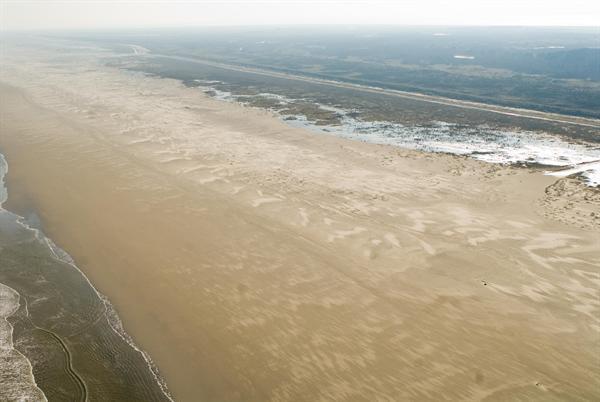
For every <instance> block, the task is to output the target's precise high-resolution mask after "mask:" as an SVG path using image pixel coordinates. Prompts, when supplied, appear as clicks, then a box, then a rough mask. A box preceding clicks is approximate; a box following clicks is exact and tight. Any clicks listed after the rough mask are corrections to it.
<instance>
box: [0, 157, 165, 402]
mask: <svg viewBox="0 0 600 402" xmlns="http://www.w3.org/2000/svg"><path fill="white" fill-rule="evenodd" d="M0 151H1V150H0ZM0 163H1V164H2V165H3V166H4V169H3V170H0V173H2V174H1V176H0V185H2V188H0V190H2V191H1V192H0V214H2V213H8V214H10V215H11V218H14V222H15V223H16V224H18V225H20V226H21V227H22V228H23V229H25V230H26V231H28V232H32V233H33V234H34V237H35V239H36V241H38V242H40V243H43V244H45V245H46V247H47V250H48V251H49V252H50V253H51V255H52V256H53V258H54V259H56V260H57V261H61V262H64V263H65V264H67V265H68V266H70V267H71V268H73V269H74V270H75V271H77V272H78V273H79V275H81V277H82V278H83V279H84V280H85V282H86V283H87V285H88V286H89V287H90V288H91V289H93V291H94V292H95V294H96V296H97V297H98V299H100V300H101V301H102V303H103V304H104V308H105V314H106V316H107V318H108V319H107V322H108V324H109V328H110V329H111V330H112V331H113V332H114V333H115V334H116V335H118V336H119V337H120V338H121V339H122V340H123V341H124V342H125V343H127V345H129V346H130V347H131V348H132V349H134V350H135V351H136V352H137V353H139V354H140V355H141V356H142V357H143V359H144V361H145V362H146V365H147V368H148V370H149V371H150V372H151V373H152V375H153V376H154V378H155V380H156V383H157V384H158V386H159V387H160V390H161V391H162V393H163V394H164V397H165V398H166V400H168V401H171V402H172V401H173V399H172V397H171V395H170V393H169V391H168V388H167V386H166V383H165V381H164V379H163V378H162V377H161V376H160V374H159V372H158V368H157V367H156V365H155V364H154V363H153V361H152V360H151V358H150V356H149V355H148V354H147V353H146V352H145V351H143V350H141V349H139V348H138V346H137V345H136V344H135V342H134V340H133V339H132V338H131V337H130V336H129V334H127V332H125V330H124V329H123V326H122V323H121V320H120V318H119V316H118V314H117V312H116V310H115V308H114V307H113V305H112V304H111V303H110V301H109V300H108V298H106V296H104V295H103V294H102V293H100V292H99V291H98V289H96V287H94V285H93V284H92V283H91V282H90V280H89V279H88V277H87V276H86V275H85V273H84V272H83V271H82V270H81V269H80V268H79V267H78V266H77V265H76V264H75V262H74V260H73V259H72V258H71V256H70V255H69V254H68V253H67V252H66V251H64V250H63V249H61V248H59V247H58V246H57V245H56V244H55V243H54V242H53V241H52V240H51V239H50V238H48V237H47V236H45V235H44V233H43V231H42V230H41V229H39V228H34V227H32V226H30V225H29V224H28V223H27V222H26V219H25V218H24V217H22V216H20V215H18V214H16V213H14V212H12V211H11V210H10V208H9V207H6V205H5V204H6V203H7V201H8V200H9V191H8V185H7V184H6V178H7V177H8V174H9V165H8V162H7V161H6V159H5V157H4V155H3V154H2V153H1V152H0ZM5 207H6V208H5ZM1 245H2V244H0V246H1ZM5 247H6V246H5ZM8 247H10V245H9V246H8ZM10 279H11V278H10V277H9V278H8V280H10ZM0 286H4V287H6V288H7V289H9V291H12V292H14V293H15V294H16V295H17V296H18V301H17V303H16V308H14V309H13V311H12V312H10V314H8V315H7V316H6V317H4V319H5V320H6V321H7V323H8V325H9V326H10V328H11V335H10V336H11V340H10V342H11V343H12V342H13V340H12V333H13V330H14V328H13V326H12V325H11V324H10V322H9V320H8V319H9V318H10V317H11V316H13V315H14V314H15V313H16V312H17V311H18V310H19V309H20V298H21V294H20V293H19V292H17V291H16V290H14V289H13V288H11V287H10V286H8V285H6V284H5V283H0ZM24 300H25V310H26V311H27V299H24ZM34 300H35V298H34ZM27 315H29V313H27ZM36 328H37V329H39V330H40V331H45V332H48V334H51V335H52V336H53V337H54V338H55V339H56V341H57V342H59V343H60V344H61V345H62V347H63V349H64V350H65V352H66V353H67V356H68V363H69V371H70V372H71V374H72V376H74V377H75V378H76V379H77V380H78V382H79V384H80V386H81V387H82V391H83V397H82V398H83V399H84V400H87V394H88V390H87V385H86V381H85V379H83V378H82V377H81V376H80V374H79V373H77V370H76V369H75V368H74V367H72V356H71V352H70V351H69V347H68V346H67V345H66V344H65V342H64V341H63V340H62V339H61V337H60V336H59V335H57V334H56V333H54V332H52V331H49V330H46V329H44V328H40V327H36ZM13 349H14V350H15V351H16V352H17V353H19V354H20V355H21V356H23V358H24V359H25V360H26V361H27V364H28V365H29V368H30V374H31V380H32V382H33V386H34V388H35V389H37V390H39V391H40V392H41V394H42V398H43V400H47V398H46V395H45V394H44V392H43V390H42V389H40V388H39V386H38V384H36V381H35V376H34V373H33V366H32V364H31V361H30V360H29V359H28V358H27V357H26V356H25V354H23V352H22V351H20V350H19V349H18V348H17V347H14V346H13Z"/></svg>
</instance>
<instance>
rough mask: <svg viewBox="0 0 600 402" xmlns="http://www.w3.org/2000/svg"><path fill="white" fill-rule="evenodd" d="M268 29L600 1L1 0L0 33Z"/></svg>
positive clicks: (548, 17) (576, 15)
mask: <svg viewBox="0 0 600 402" xmlns="http://www.w3.org/2000/svg"><path fill="white" fill-rule="evenodd" d="M263 24H402V25H588V26H599V30H600V0H396V1H389V0H388V1H382V0H380V1H377V0H373V1H369V0H362V1H327V0H321V1H313V0H304V1H291V0H279V1H274V0H272V1H268V0H264V1H253V0H247V1H241V0H238V1H227V0H225V1H201V0H196V1H164V0H163V1H134V0H129V1H119V0H113V1H109V0H106V1H90V0H78V1H52V0H48V1H41V0H38V1H28V0H0V28H2V29H11V30H12V29H44V28H112V27H147V26H202V25H204V26H205V25H263Z"/></svg>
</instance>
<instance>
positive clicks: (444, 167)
mask: <svg viewBox="0 0 600 402" xmlns="http://www.w3.org/2000/svg"><path fill="white" fill-rule="evenodd" d="M53 68H56V66H53ZM53 68H50V67H48V66H47V65H35V66H21V67H19V68H17V67H14V68H13V70H9V72H7V73H6V72H5V74H3V79H4V80H5V81H8V82H10V85H11V86H10V87H9V86H5V85H3V86H2V87H1V91H2V92H1V93H2V102H1V104H0V110H1V115H0V118H1V121H2V126H1V131H0V150H1V151H2V152H3V153H4V154H5V156H6V158H7V160H8V163H9V165H10V171H9V175H8V187H9V189H10V193H9V201H8V204H7V207H8V208H9V209H12V210H13V211H16V212H18V213H20V214H22V215H27V214H28V212H30V211H36V213H37V214H38V215H39V216H40V218H41V221H42V224H43V227H44V230H45V232H46V233H47V234H48V235H49V237H51V238H52V239H54V240H55V241H56V243H57V244H58V245H59V246H61V247H62V248H64V249H65V250H67V251H68V252H69V253H70V254H71V255H72V256H73V257H74V259H75V261H76V262H77V263H78V265H79V266H80V267H81V269H82V270H83V271H84V272H85V273H86V275H87V276H88V277H89V278H90V280H91V281H92V283H93V284H94V285H95V286H96V287H97V288H98V289H99V290H100V291H101V292H102V293H103V294H105V295H106V296H107V297H108V299H109V300H111V302H112V303H113V304H114V306H115V307H116V309H117V311H118V313H119V315H120V316H121V318H122V320H123V322H124V326H125V329H126V330H127V331H128V332H129V333H130V334H131V335H132V336H133V338H134V339H135V341H136V342H137V343H138V344H139V345H140V346H141V347H142V348H143V349H145V350H146V351H147V352H148V353H149V354H150V356H151V357H152V359H153V360H154V361H155V362H156V364H157V366H158V367H159V369H160V371H161V373H162V374H163V375H164V377H165V379H166V381H167V383H168V385H169V389H170V391H171V392H172V394H173V396H174V397H175V399H177V400H182V401H194V400H219V401H223V400H294V401H302V400H306V401H313V400H441V399H450V400H482V399H489V400H512V399H525V398H529V399H532V400H544V401H548V400H565V399H567V400H591V399H595V398H597V397H598V395H599V391H598V390H599V389H600V380H599V378H600V376H599V375H598V374H599V373H600V362H599V360H598V358H597V354H595V353H594V351H597V350H598V348H599V347H600V341H599V331H600V325H599V319H600V315H599V307H600V306H599V302H598V296H599V292H598V287H599V285H600V278H599V272H598V267H599V266H600V253H599V252H598V250H600V236H598V233H599V231H598V225H597V220H595V218H594V217H593V216H590V215H589V214H590V212H589V211H593V210H594V209H595V208H596V206H598V205H600V203H598V199H597V197H596V196H595V194H596V193H595V192H594V190H591V189H585V188H580V187H578V186H579V184H578V183H577V182H576V181H574V182H572V181H570V179H560V180H561V183H566V184H565V186H567V188H571V189H573V188H574V189H577V191H580V192H582V193H581V194H584V195H581V196H578V198H576V199H571V200H569V202H570V204H571V205H570V207H568V208H567V207H566V206H563V204H562V201H563V200H564V198H561V197H567V196H568V193H569V192H568V191H562V193H561V191H559V190H556V191H558V194H557V193H556V192H553V193H552V194H551V196H550V195H548V194H547V193H546V188H547V187H548V186H551V185H553V183H555V182H556V181H557V179H556V178H555V177H548V176H543V175H542V173H541V172H539V171H534V170H526V169H516V168H510V167H502V166H497V165H488V164H485V163H482V162H477V161H474V160H468V159H465V158H461V157H454V156H449V155H432V154H423V153H418V152H409V151H403V150H400V149H397V148H393V147H387V146H377V145H370V144H364V143H358V142H351V141H346V140H342V139H339V138H335V137H328V136H318V135H315V134H312V133H308V132H305V131H303V130H301V129H294V128H290V127H289V126H286V125H285V124H284V123H283V122H281V121H279V120H277V119H276V118H274V117H273V116H272V115H271V114H270V113H267V112H264V111H260V110H254V109H248V108H243V107H241V106H239V105H235V104H226V103H222V102H218V101H215V100H212V99H209V98H207V97H205V96H204V95H203V94H202V93H200V92H199V91H195V90H194V89H191V88H185V87H184V86H183V85H181V84H179V83H177V82H176V81H172V80H166V79H157V78H152V77H145V76H142V75H135V74H133V75H132V74H126V73H123V72H120V71H117V70H110V69H105V68H103V69H96V68H89V66H87V65H86V66H82V67H81V69H80V70H77V71H72V72H71V73H70V74H64V73H61V72H60V70H58V71H59V72H56V70H53ZM35 73H37V76H42V77H44V80H43V82H42V81H41V80H40V79H36V78H35V77H36V74H35ZM16 87H20V88H21V89H17V88H16ZM553 188H554V187H553ZM561 194H562V195H561ZM578 194H579V193H578ZM586 197H587V198H586ZM594 197H596V198H594ZM557 199H558V200H559V201H560V202H557V201H556V200H557ZM550 206H551V207H552V208H551V207H550ZM567 209H568V210H569V211H570V213H569V214H563V213H562V211H563V210H567ZM578 211H580V213H579V212H578ZM586 214H587V215H586ZM558 218H560V219H558Z"/></svg>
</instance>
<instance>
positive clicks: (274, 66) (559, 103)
mask: <svg viewBox="0 0 600 402" xmlns="http://www.w3.org/2000/svg"><path fill="white" fill-rule="evenodd" d="M77 38H78V39H85V40H92V41H95V42H99V43H103V44H105V45H106V44H109V45H111V46H113V47H119V46H122V45H123V44H126V43H127V44H135V45H138V46H142V47H144V48H147V49H149V50H150V51H151V52H153V53H160V54H168V55H179V56H187V57H199V58H203V59H210V60H215V61H220V62H226V63H233V64H237V65H243V66H253V67H260V68H268V69H271V70H276V71H283V72H291V73H295V74H303V75H308V76H312V77H319V78H327V79H335V80H340V81H346V82H351V83H359V84H365V85H372V86H379V87H383V88H390V89H398V90H404V91H415V92H420V93H425V94H431V95H439V96H445V97H450V98H456V99H463V100H471V101H478V102H485V103H492V104H497V105H504V106H511V107H520V108H527V109H534V110H540V111H545V112H553V113H562V114H569V115H575V116H584V117H594V118H600V62H599V60H600V48H598V43H600V42H599V40H600V34H599V33H598V31H597V30H594V29H592V28H456V27H455V28H443V27H429V28H410V29H409V28H391V27H388V28H385V27H383V28H381V27H379V28H368V27H362V28H351V27H342V28H336V29H335V30H334V29H333V28H323V27H315V28H314V29H308V30H306V29H305V30H303V31H300V30H298V29H293V28H283V27H280V28H260V29H259V28H254V29H250V28H245V29H242V28H239V29H232V28H229V29H224V28H221V29H217V28H213V29H202V30H200V29H197V30H155V31H144V32H141V31H138V32H133V31H130V32H120V33H111V34H106V33H94V34H86V35H82V34H79V35H78V36H77ZM123 51H126V52H131V48H127V47H123Z"/></svg>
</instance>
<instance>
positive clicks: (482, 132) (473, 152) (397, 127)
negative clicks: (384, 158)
mask: <svg viewBox="0 0 600 402" xmlns="http://www.w3.org/2000/svg"><path fill="white" fill-rule="evenodd" d="M197 82H198V83H199V84H200V88H201V89H202V90H204V91H209V93H210V94H212V95H213V97H214V98H215V99H218V100H221V101H227V102H240V103H248V102H247V101H246V102H244V101H241V98H242V96H238V95H235V94H232V93H231V92H226V91H220V90H218V89H216V88H214V87H213V86H211V84H213V83H217V84H218V83H219V82H214V81H213V82H211V81H201V80H197ZM254 96H255V97H262V98H267V99H271V100H275V101H277V102H278V103H279V104H280V105H287V104H291V103H294V102H296V101H297V100H295V99H290V98H287V97H285V96H282V95H278V94H271V93H260V94H258V95H254ZM243 98H246V99H247V98H248V96H247V95H244V96H243ZM318 106H319V108H321V109H323V110H326V111H329V112H332V113H334V114H335V115H336V116H337V117H338V118H339V121H340V123H339V124H335V125H321V124H317V122H315V121H311V120H309V119H308V118H307V116H304V115H286V114H281V113H279V112H278V111H277V110H272V111H273V112H275V113H277V114H278V115H279V116H280V117H281V118H282V119H283V120H284V121H285V122H286V123H287V124H289V125H291V126H295V127H303V128H307V129H309V130H311V131H313V132H317V133H321V134H328V135H336V136H339V137H343V138H349V139H353V140H358V141H364V142H370V143H375V144H388V145H394V146H398V147H402V148H407V149H414V150H420V151H426V152H443V153H451V154H457V155H466V156H469V157H472V158H475V159H478V160H481V161H485V162H489V163H499V164H516V165H523V164H526V165H543V166H548V172H547V174H550V175H555V176H567V175H570V174H577V175H580V176H581V177H582V179H583V180H584V181H585V183H586V184H587V185H589V186H593V187H596V186H599V185H600V163H597V162H600V146H598V144H583V143H576V142H571V141H568V140H566V139H564V138H562V137H559V136H556V135H551V134H545V133H540V132H534V131H527V130H501V129H497V128H494V127H490V126H486V125H478V126H464V125H457V124H452V123H448V122H444V121H436V122H433V123H431V124H428V125H412V126H411V125H403V124H399V123H395V122H390V121H365V120H362V119H360V117H356V116H357V115H360V111H359V110H348V109H343V108H339V107H331V106H328V105H322V104H319V105H318ZM599 135H600V133H599Z"/></svg>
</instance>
